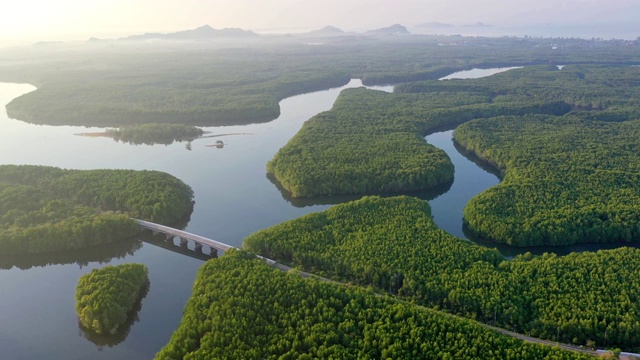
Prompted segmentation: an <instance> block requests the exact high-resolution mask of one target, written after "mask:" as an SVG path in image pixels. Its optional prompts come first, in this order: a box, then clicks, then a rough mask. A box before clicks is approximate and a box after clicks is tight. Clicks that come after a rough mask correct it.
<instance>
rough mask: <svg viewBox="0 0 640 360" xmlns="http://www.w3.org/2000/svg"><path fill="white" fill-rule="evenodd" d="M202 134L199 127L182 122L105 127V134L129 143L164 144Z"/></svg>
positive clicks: (193, 137)
mask: <svg viewBox="0 0 640 360" xmlns="http://www.w3.org/2000/svg"><path fill="white" fill-rule="evenodd" d="M202 134H204V131H203V130H202V129H201V128H198V127H195V126H190V125H184V124H157V123H148V124H138V125H132V126H126V127H121V128H117V129H107V131H106V132H105V136H109V137H112V138H113V139H114V140H116V141H122V142H125V143H129V144H134V145H139V144H147V145H153V144H165V145H169V144H171V143H173V142H176V141H178V142H180V141H191V140H194V139H197V138H199V137H200V136H202Z"/></svg>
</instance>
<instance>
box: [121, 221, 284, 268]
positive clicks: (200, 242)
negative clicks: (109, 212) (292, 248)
mask: <svg viewBox="0 0 640 360" xmlns="http://www.w3.org/2000/svg"><path fill="white" fill-rule="evenodd" d="M131 220H134V221H136V222H137V223H138V225H140V228H141V229H143V230H150V231H151V232H152V233H153V234H158V233H162V234H165V235H166V240H167V241H169V240H171V243H172V244H173V240H174V239H175V238H179V239H180V246H181V247H184V248H186V247H188V243H189V241H192V242H193V243H194V244H195V251H196V252H199V253H202V247H203V246H207V247H209V249H211V250H210V251H211V253H210V255H211V257H217V256H218V250H220V251H227V250H229V249H238V248H237V247H235V246H231V245H228V244H225V243H222V242H220V241H216V240H212V239H209V238H206V237H204V236H200V235H197V234H192V233H190V232H186V231H184V230H178V229H174V228H172V227H170V226H166V225H160V224H156V223H154V222H151V221H145V220H140V219H134V218H131ZM256 257H257V258H259V259H262V260H264V261H265V262H266V263H267V264H268V265H270V266H274V267H276V268H278V269H280V270H283V271H287V270H291V268H290V267H289V266H286V265H282V264H279V263H277V262H276V261H274V260H271V259H268V258H266V257H264V256H260V255H256Z"/></svg>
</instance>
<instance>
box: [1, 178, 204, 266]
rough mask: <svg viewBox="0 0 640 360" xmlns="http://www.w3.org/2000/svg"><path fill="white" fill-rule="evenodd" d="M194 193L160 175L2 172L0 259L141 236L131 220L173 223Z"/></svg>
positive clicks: (182, 214) (185, 212)
mask: <svg viewBox="0 0 640 360" xmlns="http://www.w3.org/2000/svg"><path fill="white" fill-rule="evenodd" d="M192 209H193V191H192V190H191V188H190V187H189V186H188V185H186V184H185V183H183V182H182V181H180V180H178V179H177V178H175V177H173V176H171V175H169V174H166V173H161V172H158V171H134V170H63V169H59V168H54V167H46V166H30V165H21V166H18V165H2V166H0V254H2V255H8V254H20V253H45V252H58V251H65V250H73V249H81V248H84V247H88V246H92V245H97V244H103V243H108V242H113V241H117V240H121V239H124V238H127V237H130V236H133V235H135V234H136V233H138V232H139V226H138V224H137V223H136V222H135V221H133V220H131V217H135V218H140V219H145V220H150V221H154V222H159V223H172V222H175V221H177V220H179V219H181V218H183V217H185V216H188V215H189V214H190V213H191V211H192Z"/></svg>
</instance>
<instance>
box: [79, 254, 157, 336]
mask: <svg viewBox="0 0 640 360" xmlns="http://www.w3.org/2000/svg"><path fill="white" fill-rule="evenodd" d="M148 285H149V277H148V269H147V267H146V266H144V265H142V264H123V265H118V266H107V267H104V268H102V269H94V270H92V271H91V272H90V273H88V274H85V275H83V276H82V277H80V279H79V280H78V287H77V288H76V312H77V314H78V320H79V321H80V323H81V325H82V326H83V327H85V328H87V329H89V330H91V331H93V332H95V333H97V334H110V335H114V334H116V333H117V332H118V328H119V327H120V325H122V324H124V323H125V322H126V321H127V315H128V314H129V313H130V312H131V310H132V309H133V308H134V305H135V303H136V302H137V301H138V300H141V299H140V297H141V294H144V289H145V288H147V287H148Z"/></svg>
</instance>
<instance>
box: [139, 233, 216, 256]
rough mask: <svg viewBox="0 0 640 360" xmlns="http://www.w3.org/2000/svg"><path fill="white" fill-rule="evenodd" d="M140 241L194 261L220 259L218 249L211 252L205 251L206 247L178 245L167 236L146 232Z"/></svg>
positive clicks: (210, 250)
mask: <svg viewBox="0 0 640 360" xmlns="http://www.w3.org/2000/svg"><path fill="white" fill-rule="evenodd" d="M140 239H141V240H142V241H144V242H145V243H147V244H150V245H153V246H157V247H160V248H162V249H165V250H169V251H171V252H174V253H176V254H180V255H184V256H188V257H190V258H193V259H198V260H202V261H207V260H209V259H211V258H215V257H218V250H216V249H212V248H209V250H205V247H202V249H196V248H195V247H188V246H184V245H182V244H176V243H175V240H174V239H173V238H167V236H166V235H165V234H156V235H154V234H151V232H146V231H145V234H144V235H142V236H141V237H140Z"/></svg>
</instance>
